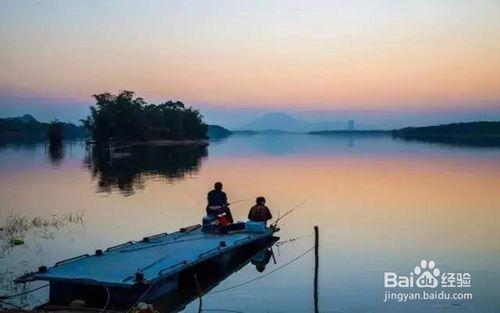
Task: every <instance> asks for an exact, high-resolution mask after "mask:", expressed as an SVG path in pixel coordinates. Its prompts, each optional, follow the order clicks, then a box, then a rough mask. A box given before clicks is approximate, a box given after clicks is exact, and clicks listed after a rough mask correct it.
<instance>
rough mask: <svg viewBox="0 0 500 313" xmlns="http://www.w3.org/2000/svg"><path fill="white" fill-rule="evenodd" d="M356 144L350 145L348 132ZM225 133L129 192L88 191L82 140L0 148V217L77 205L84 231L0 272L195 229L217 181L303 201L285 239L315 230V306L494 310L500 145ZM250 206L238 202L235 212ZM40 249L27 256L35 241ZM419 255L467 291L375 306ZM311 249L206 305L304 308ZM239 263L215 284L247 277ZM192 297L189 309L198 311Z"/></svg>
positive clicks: (289, 253) (235, 196)
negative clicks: (467, 280)
mask: <svg viewBox="0 0 500 313" xmlns="http://www.w3.org/2000/svg"><path fill="white" fill-rule="evenodd" d="M351 139H352V140H351ZM351 139H349V138H348V137H317V136H304V135H279V136H234V137H229V138H227V139H225V140H223V141H219V142H215V143H212V144H211V145H210V146H209V148H208V157H206V158H205V159H203V160H202V162H201V163H200V166H199V168H198V169H197V171H195V172H191V173H187V174H186V175H185V176H184V177H183V178H182V179H180V180H176V181H173V182H172V181H170V182H169V181H166V180H164V179H159V178H160V177H156V176H155V175H150V176H147V177H146V179H145V181H144V182H145V185H144V188H141V189H139V190H138V191H137V192H136V193H135V194H133V195H132V196H129V197H124V196H123V195H122V194H121V193H120V192H119V190H114V191H112V192H110V193H96V190H97V189H96V180H95V179H93V178H92V175H91V174H90V173H89V171H88V167H87V166H86V165H85V163H84V157H85V155H86V154H85V153H86V152H85V149H84V146H83V145H82V144H75V145H73V146H72V147H71V149H69V148H68V147H67V148H66V153H65V155H64V159H63V161H62V162H61V163H60V164H59V165H57V166H54V164H52V163H51V162H50V160H49V159H48V157H47V154H46V152H45V148H44V146H43V145H41V146H36V147H35V148H34V149H33V148H29V149H23V148H22V147H17V148H9V147H7V148H2V149H1V150H0V171H1V173H2V175H1V177H0V199H2V203H1V204H2V206H1V210H0V216H1V217H2V219H3V217H4V216H7V215H9V214H13V213H16V214H21V215H26V216H36V215H42V214H44V215H50V214H63V213H68V212H73V211H80V210H81V211H84V213H85V225H84V227H80V226H78V227H76V226H75V227H67V228H64V229H61V230H60V231H59V232H56V233H55V238H54V239H53V240H44V239H40V240H35V242H33V243H30V244H28V245H26V246H21V247H16V249H14V250H13V251H11V252H10V253H9V255H8V256H7V257H4V258H3V259H0V267H1V266H7V265H9V266H11V265H12V264H20V263H21V262H22V261H27V262H28V264H27V265H26V266H25V268H34V267H36V266H38V265H40V264H52V263H54V262H55V261H57V260H59V259H62V258H66V257H70V256H74V255H78V254H81V253H84V252H89V251H93V250H95V249H98V248H103V247H107V246H110V245H113V244H116V243H120V242H123V241H127V240H131V239H139V238H142V237H143V236H144V235H148V234H154V233H160V232H163V231H167V230H173V229H177V228H179V227H180V226H185V225H190V224H194V223H198V222H199V221H200V219H201V214H202V212H203V206H204V201H205V193H206V191H207V190H208V189H209V188H210V187H211V185H212V184H213V182H214V180H222V181H223V182H224V183H225V189H226V191H227V193H228V195H229V197H230V200H233V201H234V200H239V199H252V198H254V197H255V196H257V195H264V196H266V198H267V199H268V204H269V206H270V207H271V209H272V210H273V213H274V214H275V215H276V214H277V213H278V211H280V212H281V213H283V212H285V211H286V210H287V209H289V208H291V207H293V206H294V205H295V204H296V203H298V202H300V201H301V200H303V199H305V198H310V200H308V201H307V202H306V203H305V204H304V205H303V206H302V207H301V208H299V209H297V210H296V211H295V212H294V213H293V214H292V215H290V217H289V218H287V219H286V220H284V221H283V223H282V225H281V226H282V231H281V232H280V236H281V237H282V239H284V240H286V239H288V238H293V237H296V236H302V235H310V234H311V233H312V227H313V225H315V224H317V225H319V226H320V234H321V246H320V255H321V265H320V308H321V309H322V310H324V311H339V312H366V311H373V312H399V311H401V310H404V311H408V312H422V311H425V312H447V311H461V312H497V311H498V309H499V308H500V302H499V300H498V298H497V295H498V293H499V292H500V286H499V285H498V281H499V279H500V265H499V264H500V245H499V243H498V240H497V239H496V238H500V230H499V228H498V220H499V219H500V213H499V211H498V208H499V207H500V197H499V196H498V186H500V162H499V161H500V150H499V149H477V148H463V147H453V146H442V145H438V144H426V143H418V142H403V141H394V140H392V138H391V137H355V138H351ZM250 204H251V202H240V203H238V204H235V205H234V206H233V214H234V215H235V216H236V217H237V218H240V219H242V218H244V217H245V216H246V213H247V211H248V207H249V206H250ZM311 245H312V241H311V237H305V238H303V239H301V240H297V241H295V242H292V243H290V244H286V245H283V246H282V247H280V249H279V251H275V253H276V255H277V261H278V264H276V265H274V264H273V263H272V262H271V263H270V264H269V265H268V268H267V270H272V269H273V268H275V267H277V266H279V265H280V264H283V263H284V262H286V261H287V260H290V259H291V258H293V257H294V256H296V255H298V254H299V253H300V252H301V251H304V250H305V249H307V248H308V247H310V246H311ZM35 246H36V247H37V249H36V250H35V249H34V247H35ZM422 258H433V259H434V260H435V261H436V262H437V264H438V266H439V267H440V268H441V269H442V270H447V271H467V272H470V273H471V274H472V277H473V278H472V280H473V283H472V285H473V287H472V292H473V295H474V299H473V300H472V301H466V302H460V303H451V302H450V301H448V302H442V303H441V302H440V303H429V302H425V301H422V302H413V303H404V304H384V303H383V302H382V300H383V295H384V290H383V288H382V287H383V280H382V275H383V272H384V271H395V272H400V273H405V272H409V271H410V270H411V269H412V268H413V267H414V266H415V265H416V263H418V262H419V261H420V260H421V259H422ZM312 264H313V263H312V255H308V256H306V257H304V258H303V259H301V260H300V261H298V262H296V263H293V264H291V265H290V266H288V267H286V268H285V269H283V270H281V271H278V272H276V273H273V274H272V275H270V276H269V278H268V279H262V280H259V281H257V282H255V283H253V284H251V285H249V286H247V287H245V288H241V289H235V290H232V291H228V292H227V293H221V294H214V295H208V296H207V297H206V299H205V300H204V307H206V308H208V309H210V308H224V309H231V310H237V311H238V310H239V311H244V312H262V311H271V312H309V311H311V305H312V274H313V267H312ZM256 275H258V274H257V272H256V271H255V268H254V267H248V266H247V267H245V268H243V269H242V270H241V271H239V272H238V273H236V274H234V275H232V276H230V277H229V278H228V279H227V280H225V281H224V282H222V283H221V285H220V286H219V287H218V288H223V287H227V286H232V285H234V284H237V283H239V282H242V281H246V280H248V279H251V278H254V277H256ZM196 309H197V304H196V303H195V304H192V305H190V306H188V308H187V311H188V312H195V311H196Z"/></svg>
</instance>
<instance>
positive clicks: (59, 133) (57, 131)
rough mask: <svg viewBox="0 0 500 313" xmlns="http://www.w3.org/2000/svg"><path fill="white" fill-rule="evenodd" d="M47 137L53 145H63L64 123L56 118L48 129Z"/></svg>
mask: <svg viewBox="0 0 500 313" xmlns="http://www.w3.org/2000/svg"><path fill="white" fill-rule="evenodd" d="M47 138H48V140H49V144H51V145H61V144H62V141H63V139H64V123H62V122H59V121H58V120H54V121H52V122H51V123H50V124H49V128H48V129H47Z"/></svg>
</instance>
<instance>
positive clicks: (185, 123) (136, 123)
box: [82, 90, 208, 145]
mask: <svg viewBox="0 0 500 313" xmlns="http://www.w3.org/2000/svg"><path fill="white" fill-rule="evenodd" d="M134 95H135V94H134V92H133V91H127V90H125V91H122V92H120V93H119V94H118V95H113V94H111V93H109V92H106V93H102V94H98V95H94V96H93V97H94V99H95V100H96V103H95V104H94V105H92V106H91V107H90V115H89V116H88V117H87V118H86V119H85V120H82V122H83V125H84V127H85V128H86V129H87V130H88V132H89V137H90V139H91V140H92V141H93V142H94V143H96V144H110V143H120V144H148V143H149V144H159V145H170V144H179V143H184V144H207V138H208V137H207V130H208V126H207V124H205V122H204V121H203V116H202V115H201V113H200V112H199V111H198V110H196V109H193V108H192V107H185V106H184V104H183V103H182V102H179V101H167V102H164V103H162V104H152V103H147V102H146V101H144V99H143V98H140V97H135V96H134Z"/></svg>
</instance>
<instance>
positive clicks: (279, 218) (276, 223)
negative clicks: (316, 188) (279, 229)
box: [271, 198, 311, 227]
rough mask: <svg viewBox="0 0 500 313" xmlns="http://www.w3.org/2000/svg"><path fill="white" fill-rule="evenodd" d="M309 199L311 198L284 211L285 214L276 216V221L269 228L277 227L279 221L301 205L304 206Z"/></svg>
mask: <svg viewBox="0 0 500 313" xmlns="http://www.w3.org/2000/svg"><path fill="white" fill-rule="evenodd" d="M309 199H311V198H307V199H304V200H302V201H301V202H299V203H298V204H296V205H295V206H294V207H293V208H291V209H290V210H288V211H286V212H285V214H283V215H281V216H278V218H277V219H276V221H274V222H273V223H272V224H271V227H276V226H278V222H279V221H281V220H282V219H284V218H285V217H286V216H287V215H289V214H290V213H292V212H293V211H295V209H297V208H299V207H300V206H301V205H302V204H304V203H305V202H306V201H308V200H309Z"/></svg>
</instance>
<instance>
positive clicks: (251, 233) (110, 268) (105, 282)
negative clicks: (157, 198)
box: [16, 225, 278, 307]
mask: <svg viewBox="0 0 500 313" xmlns="http://www.w3.org/2000/svg"><path fill="white" fill-rule="evenodd" d="M276 231H278V229H274V228H268V227H264V226H262V227H261V228H260V229H259V227H257V228H254V227H246V228H245V229H242V230H238V231H229V232H227V233H220V232H206V231H203V228H202V227H201V225H193V226H190V227H185V228H181V229H180V230H179V231H177V232H174V233H170V234H167V233H162V234H158V235H154V236H149V237H144V238H143V239H142V240H140V241H129V242H126V243H124V244H120V245H117V246H114V247H110V248H108V249H106V250H105V251H102V250H97V251H95V253H94V254H92V255H90V254H84V255H81V256H77V257H74V258H70V259H67V260H63V261H60V262H57V263H56V264H55V265H54V266H52V267H48V268H47V267H45V266H41V267H40V268H39V269H38V271H37V272H31V273H27V274H25V275H23V276H21V277H19V278H18V279H17V280H16V282H20V283H21V282H29V281H36V280H42V281H48V282H50V298H49V303H50V304H55V305H68V304H69V303H70V302H71V301H72V300H75V299H85V300H86V301H87V302H90V303H88V305H89V306H92V307H100V306H102V303H106V302H107V303H109V302H112V303H113V304H123V305H124V306H128V305H130V304H133V303H134V302H135V301H136V300H137V299H138V298H140V299H142V300H143V301H146V300H148V299H150V300H154V299H157V298H158V297H160V296H161V295H164V294H167V293H168V292H170V291H172V290H175V289H177V288H178V287H179V286H178V284H179V277H181V276H182V275H183V273H186V272H189V271H191V272H193V271H196V269H199V270H202V271H207V270H210V268H211V266H212V267H214V266H215V267H216V266H218V265H221V264H222V265H224V264H225V263H227V262H228V261H230V260H231V259H233V258H235V257H236V258H237V257H238V256H242V255H245V258H247V259H248V255H247V252H248V251H253V253H256V252H257V251H258V249H262V247H263V246H266V245H269V244H272V243H274V242H275V241H276V240H278V237H275V236H274V233H275V232H276ZM207 264H212V265H209V266H208V268H207ZM118 306H120V305H118Z"/></svg>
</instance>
